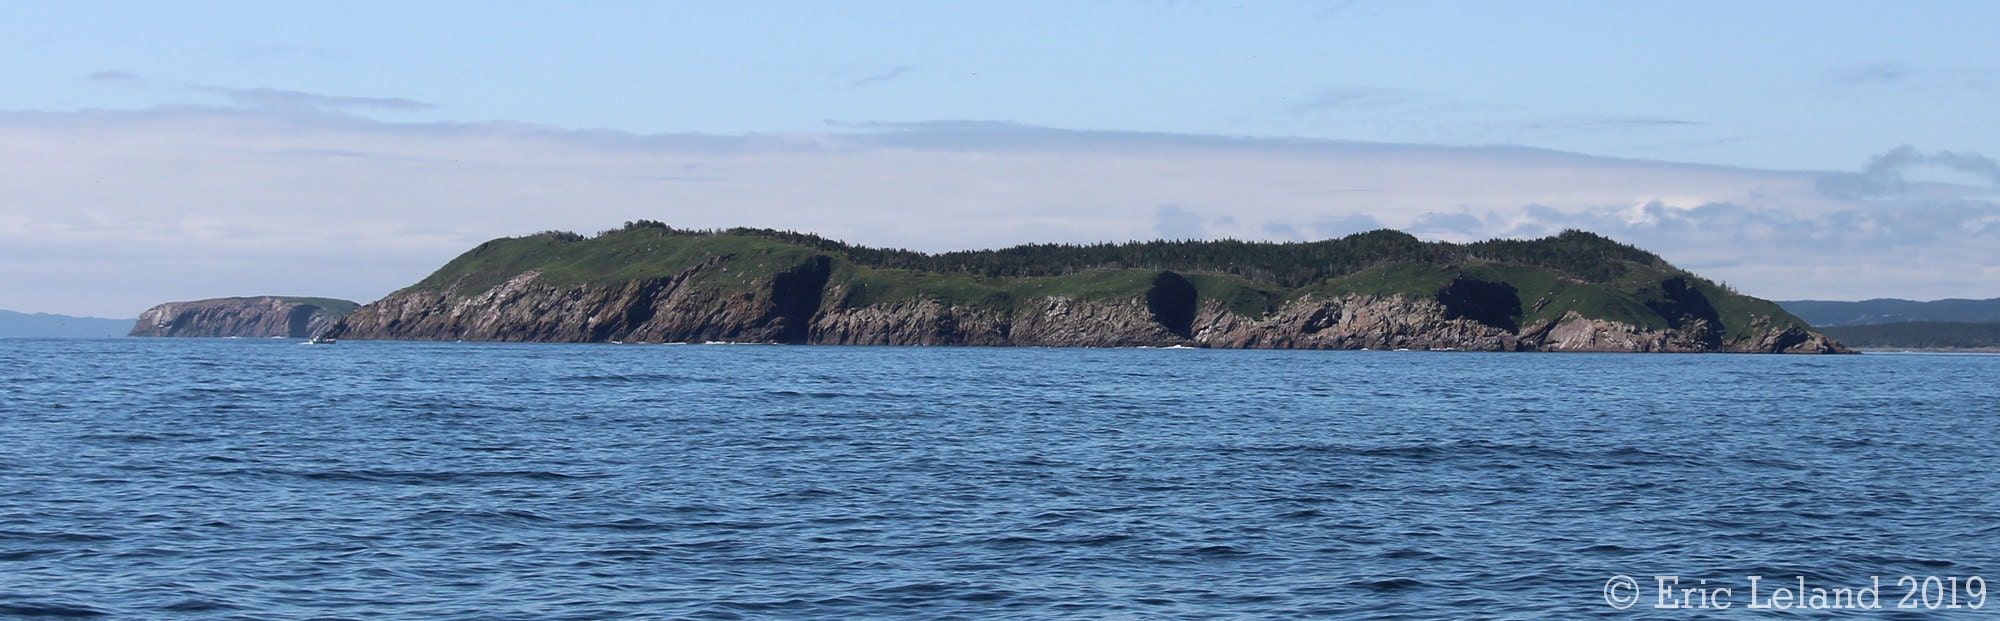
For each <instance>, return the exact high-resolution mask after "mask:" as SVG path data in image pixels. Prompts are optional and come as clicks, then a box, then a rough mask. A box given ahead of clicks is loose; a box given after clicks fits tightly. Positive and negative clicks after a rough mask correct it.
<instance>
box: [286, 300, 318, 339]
mask: <svg viewBox="0 0 2000 621" xmlns="http://www.w3.org/2000/svg"><path fill="white" fill-rule="evenodd" d="M319 313H320V308H319V307H318V306H310V305H302V306H296V307H293V308H292V312H291V315H290V316H288V317H286V318H285V336H287V337H291V338H295V339H302V338H306V337H310V336H312V324H313V318H314V317H317V316H318V315H319Z"/></svg>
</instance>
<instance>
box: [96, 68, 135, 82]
mask: <svg viewBox="0 0 2000 621" xmlns="http://www.w3.org/2000/svg"><path fill="white" fill-rule="evenodd" d="M90 79H91V81H94V82H136V81H138V80H139V74H136V73H132V72H129V71H118V70H115V69H107V70H104V71H99V72H97V73H93V74H90Z"/></svg>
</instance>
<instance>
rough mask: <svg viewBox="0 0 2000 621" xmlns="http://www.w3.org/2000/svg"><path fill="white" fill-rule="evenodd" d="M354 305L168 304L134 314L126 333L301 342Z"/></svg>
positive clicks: (307, 301) (323, 301)
mask: <svg viewBox="0 0 2000 621" xmlns="http://www.w3.org/2000/svg"><path fill="white" fill-rule="evenodd" d="M356 306H360V305H359V304H356V303H354V302H350V301H347V300H336V299H333V298H304V297H288V296H271V295H267V296H260V297H249V298H213V299H207V300H192V301H187V302H168V303H165V304H161V305H159V306H155V307H152V308H149V309H146V312H144V313H140V314H139V319H138V321H135V322H132V323H131V324H130V325H129V326H128V327H129V329H130V330H131V332H129V333H128V334H129V335H130V336H185V337H208V338H217V337H232V336H233V337H244V338H264V337H288V338H300V339H302V338H307V337H310V336H313V335H316V334H319V333H320V332H321V331H323V330H325V329H327V328H328V327H329V326H332V325H333V322H334V321H336V320H339V319H340V317H341V316H342V315H346V314H347V313H350V312H353V311H354V308H355V307H356Z"/></svg>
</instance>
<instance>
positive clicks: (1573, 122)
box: [1521, 115, 1702, 131]
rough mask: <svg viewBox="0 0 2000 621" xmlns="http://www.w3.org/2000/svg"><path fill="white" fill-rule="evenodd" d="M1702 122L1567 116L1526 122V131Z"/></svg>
mask: <svg viewBox="0 0 2000 621" xmlns="http://www.w3.org/2000/svg"><path fill="white" fill-rule="evenodd" d="M1701 124H1702V123H1701V122H1700V121H1689V120H1685V119H1674V118H1666V117H1657V116H1590V115H1583V116H1566V117H1554V118H1546V119H1539V120H1530V121H1524V122H1522V123H1521V127H1522V128H1524V129H1546V130H1557V131H1623V130H1633V129H1653V128H1662V127H1688V126H1695V125H1701Z"/></svg>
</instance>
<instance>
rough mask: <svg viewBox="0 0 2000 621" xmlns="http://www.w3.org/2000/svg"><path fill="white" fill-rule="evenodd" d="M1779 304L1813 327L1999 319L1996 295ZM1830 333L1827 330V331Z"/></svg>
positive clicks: (1999, 309) (1985, 321) (1990, 320)
mask: <svg viewBox="0 0 2000 621" xmlns="http://www.w3.org/2000/svg"><path fill="white" fill-rule="evenodd" d="M1778 305H1779V306H1782V307H1784V308H1785V310H1786V311H1790V312H1791V313H1792V314H1793V315H1796V316H1798V318H1799V319H1803V320H1805V322H1806V323H1809V324H1812V325H1813V326H1814V327H1819V328H1829V327H1834V326H1865V325H1874V324H1885V323H1906V322H1912V321H1923V322H1955V323H1990V322H2000V298H1993V299H1991V300H1958V299H1952V300H1937V301H1934V302H1916V301H1911V300H1897V299H1877V300H1863V301H1860V302H1823V301H1819V300H1796V301H1791V302H1779V303H1778ZM1829 334H1831V333H1829Z"/></svg>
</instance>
